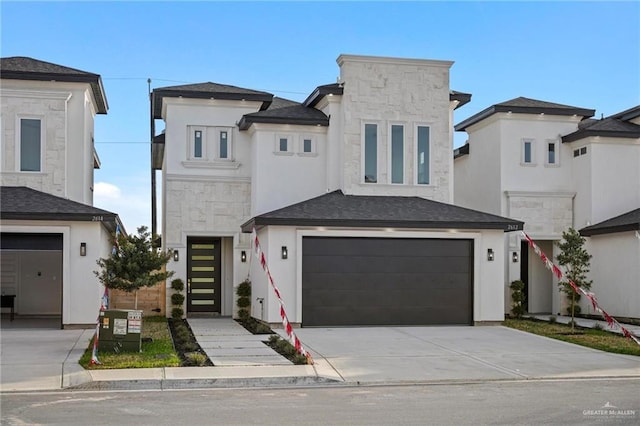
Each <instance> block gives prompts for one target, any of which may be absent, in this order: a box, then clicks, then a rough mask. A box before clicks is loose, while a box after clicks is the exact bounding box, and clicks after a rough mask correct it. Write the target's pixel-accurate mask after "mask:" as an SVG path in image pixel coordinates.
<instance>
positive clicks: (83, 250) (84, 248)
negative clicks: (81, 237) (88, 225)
mask: <svg viewBox="0 0 640 426" xmlns="http://www.w3.org/2000/svg"><path fill="white" fill-rule="evenodd" d="M86 255H87V243H80V256H86Z"/></svg>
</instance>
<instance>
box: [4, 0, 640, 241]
mask: <svg viewBox="0 0 640 426" xmlns="http://www.w3.org/2000/svg"><path fill="white" fill-rule="evenodd" d="M0 13H1V27H2V29H1V41H0V43H1V44H0V54H1V56H2V57H7V56H30V57H33V58H36V59H41V60H45V61H49V62H53V63H57V64H60V65H65V66H69V67H73V68H79V69H82V70H85V71H90V72H94V73H98V74H100V75H101V76H102V78H103V82H104V86H105V90H106V94H107V99H108V102H109V108H110V109H109V113H108V115H106V116H98V117H97V119H96V128H95V140H96V148H97V150H98V154H99V156H100V159H101V161H102V168H101V169H100V170H97V171H96V174H95V181H96V194H95V200H94V202H95V205H96V206H97V207H101V208H105V209H107V210H111V211H114V212H116V213H118V214H120V216H121V218H122V220H123V221H124V224H125V226H126V227H127V230H128V231H130V232H131V231H135V228H136V227H138V226H140V225H147V226H149V224H150V204H151V202H150V171H149V104H148V95H147V93H148V92H147V78H151V79H152V84H151V87H152V88H156V87H163V86H172V85H178V84H186V83H195V82H203V81H213V82H217V83H224V84H232V85H235V86H240V87H246V88H251V89H257V90H265V91H268V92H271V93H273V94H275V95H276V96H280V97H284V98H289V99H293V100H297V101H301V100H303V99H304V98H306V96H307V95H308V94H309V93H311V91H313V89H314V88H315V87H316V86H318V85H320V84H326V83H331V82H334V81H335V80H336V77H337V76H338V74H339V70H338V66H337V64H336V62H335V60H336V58H337V57H338V55H339V54H341V53H350V54H364V55H380V56H396V57H411V58H428V59H446V60H453V61H455V64H454V65H453V67H452V69H451V88H452V89H454V90H459V91H463V92H468V93H472V94H473V97H472V100H471V103H470V104H467V105H465V106H464V107H462V108H460V109H459V110H457V111H456V115H455V122H456V123H457V122H460V121H462V120H463V119H465V118H467V117H469V116H470V115H473V114H474V113H476V112H478V111H480V110H482V109H484V108H486V107H488V106H490V105H493V104H495V103H498V102H502V101H506V100H508V99H512V98H515V97H518V96H525V97H530V98H535V99H541V100H546V101H551V102H557V103H563V104H568V105H574V106H580V107H586V108H593V109H596V111H597V112H596V114H597V116H598V117H599V116H600V115H601V114H604V115H605V116H607V115H610V114H614V113H616V112H619V111H621V110H624V109H627V108H629V107H631V106H634V105H637V104H639V103H640V3H638V2H491V3H486V2H373V3H368V2H284V3H276V2H259V3H253V2H234V3H225V2H189V3H187V2H44V3H35V2H10V1H6V0H5V1H2V2H1V3H0ZM465 139H466V135H465V134H463V133H460V134H457V135H456V139H455V145H456V146H459V145H461V144H462V143H464V141H465Z"/></svg>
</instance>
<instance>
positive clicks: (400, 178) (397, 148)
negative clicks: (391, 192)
mask: <svg viewBox="0 0 640 426" xmlns="http://www.w3.org/2000/svg"><path fill="white" fill-rule="evenodd" d="M391 183H404V126H401V125H396V124H394V125H392V126H391Z"/></svg>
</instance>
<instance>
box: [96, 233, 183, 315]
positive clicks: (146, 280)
mask: <svg viewBox="0 0 640 426" xmlns="http://www.w3.org/2000/svg"><path fill="white" fill-rule="evenodd" d="M114 246H115V247H116V249H115V250H113V252H112V253H111V255H110V256H109V257H107V258H106V259H105V258H101V259H98V261H97V263H98V266H100V268H101V270H100V271H96V272H95V274H96V276H97V277H98V279H99V280H100V282H101V283H102V284H103V285H104V286H105V287H107V288H108V289H116V290H122V291H126V292H127V293H131V292H134V293H135V309H138V289H140V288H142V287H152V286H154V285H156V284H157V283H159V282H161V281H164V280H166V279H167V278H169V277H171V276H172V275H173V271H163V267H164V266H165V265H166V264H167V262H168V261H169V259H170V258H171V253H168V252H162V251H160V250H157V249H155V248H153V247H152V240H151V235H150V233H149V232H148V231H147V227H146V226H141V227H139V228H138V235H128V236H124V235H123V234H120V235H119V236H117V241H115V238H114Z"/></svg>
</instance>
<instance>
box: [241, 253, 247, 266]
mask: <svg viewBox="0 0 640 426" xmlns="http://www.w3.org/2000/svg"><path fill="white" fill-rule="evenodd" d="M246 261H247V252H246V251H244V250H242V251H241V252H240V262H242V263H244V262H246Z"/></svg>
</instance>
